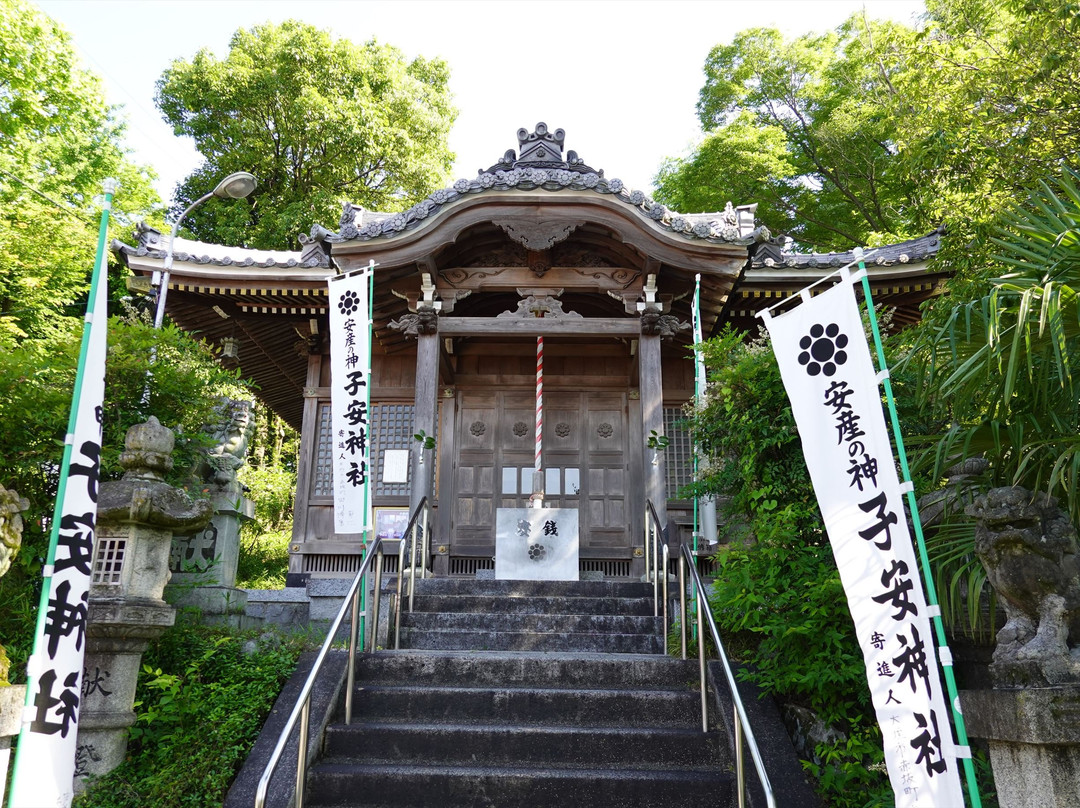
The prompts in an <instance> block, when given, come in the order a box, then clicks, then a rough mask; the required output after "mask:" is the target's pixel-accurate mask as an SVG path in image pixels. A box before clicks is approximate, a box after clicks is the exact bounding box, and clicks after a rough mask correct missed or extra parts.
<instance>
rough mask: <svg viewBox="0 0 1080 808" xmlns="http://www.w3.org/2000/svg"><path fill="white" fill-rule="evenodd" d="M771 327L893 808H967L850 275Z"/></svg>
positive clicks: (768, 319) (770, 320)
mask: <svg viewBox="0 0 1080 808" xmlns="http://www.w3.org/2000/svg"><path fill="white" fill-rule="evenodd" d="M764 319H765V324H766V326H767V328H768V330H769V334H770V336H771V338H772V342H773V350H774V351H775V353H776V358H777V362H778V363H779V365H780V373H781V376H782V377H783V380H784V387H785V389H786V390H787V393H788V397H789V398H790V399H791V408H792V411H793V413H794V415H795V422H796V425H797V426H798V429H799V437H800V439H801V440H802V446H803V453H804V454H805V456H806V465H807V468H808V469H809V470H810V477H811V480H812V481H813V485H814V492H815V493H816V495H817V499H818V504H819V506H820V508H821V514H822V517H823V518H824V521H825V527H826V530H827V531H828V534H829V541H830V543H831V545H832V551H833V556H834V557H835V558H836V566H837V567H838V568H839V570H840V579H841V581H842V583H843V585H844V591H845V593H846V594H847V599H848V607H849V608H850V610H851V615H852V617H853V618H854V621H855V631H856V635H857V637H858V642H859V646H860V647H861V649H862V653H863V660H864V661H865V663H866V678H867V681H868V682H869V684H870V693H871V696H872V698H873V703H874V709H875V711H876V713H877V719H878V723H879V724H880V726H881V734H882V739H883V743H884V747H885V764H886V767H887V769H888V773H889V780H890V782H891V785H892V788H893V792H894V794H895V797H896V805H897V808H963V805H964V797H963V794H962V792H961V788H960V778H959V765H958V760H957V759H956V749H955V744H954V742H953V737H952V728H951V724H950V721H949V715H950V714H949V708H948V706H947V701H946V696H945V693H944V691H943V689H942V685H941V676H940V673H939V671H938V666H937V658H936V655H935V651H934V643H933V634H932V633H931V626H930V615H929V614H928V613H927V605H926V596H925V594H924V592H923V586H922V580H921V579H920V577H919V568H918V561H917V560H916V556H915V550H914V547H913V546H912V541H911V535H910V533H909V531H908V525H907V517H906V515H905V511H904V504H903V493H904V489H902V488H901V485H900V480H899V477H898V475H897V472H896V464H895V462H894V461H893V456H892V449H891V447H890V444H889V435H888V431H887V429H886V426H885V418H884V414H883V412H882V404H881V395H880V393H879V391H878V379H877V374H876V373H875V371H874V365H873V362H872V360H871V357H870V349H869V346H868V345H867V343H866V337H865V333H864V331H863V325H862V319H861V317H860V316H859V308H858V304H857V303H856V300H855V292H854V288H853V279H852V275H851V273H849V272H848V271H847V270H843V271H842V272H841V279H840V282H839V283H837V284H836V285H835V286H833V287H832V288H831V289H828V290H827V291H824V292H822V293H821V294H819V295H817V296H816V297H813V298H811V297H809V295H805V296H804V300H803V302H802V304H801V305H799V306H797V307H796V308H794V309H793V310H791V311H789V312H787V313H785V314H781V315H776V316H769V315H768V314H765V315H764Z"/></svg>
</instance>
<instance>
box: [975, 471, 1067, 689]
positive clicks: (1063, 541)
mask: <svg viewBox="0 0 1080 808" xmlns="http://www.w3.org/2000/svg"><path fill="white" fill-rule="evenodd" d="M965 513H967V514H968V515H969V516H971V517H974V519H975V522H976V526H975V552H976V554H977V555H978V556H979V560H980V561H982V563H983V566H984V567H985V568H986V575H987V579H988V580H989V581H990V584H991V585H992V586H993V587H994V590H995V591H996V592H997V594H998V597H999V598H1000V600H1001V603H1002V605H1003V606H1004V608H1005V614H1006V616H1007V618H1008V621H1007V622H1006V623H1005V625H1004V627H1002V629H1001V630H1000V631H999V632H998V635H997V648H996V649H995V650H994V664H995V666H1000V665H1018V664H1019V665H1025V664H1026V665H1032V664H1034V665H1035V666H1036V667H1037V668H1038V669H1039V670H1040V671H1041V672H1042V673H1043V675H1044V676H1046V677H1047V678H1048V679H1051V680H1058V681H1060V680H1061V679H1063V678H1068V679H1072V678H1074V677H1076V676H1077V675H1080V566H1078V562H1080V559H1078V558H1077V549H1078V548H1077V535H1076V529H1075V527H1073V524H1072V522H1071V521H1070V520H1069V517H1068V514H1066V513H1065V512H1064V511H1062V510H1061V509H1060V508H1058V506H1057V500H1055V499H1054V498H1053V497H1050V496H1048V495H1046V494H1032V493H1031V492H1030V491H1028V490H1026V489H1024V488H1020V487H1019V486H1014V487H1012V488H995V489H993V490H991V491H988V492H987V493H985V494H983V495H982V496H979V497H977V498H976V499H975V500H974V501H973V502H972V504H971V505H969V506H968V507H967V508H966V509H965Z"/></svg>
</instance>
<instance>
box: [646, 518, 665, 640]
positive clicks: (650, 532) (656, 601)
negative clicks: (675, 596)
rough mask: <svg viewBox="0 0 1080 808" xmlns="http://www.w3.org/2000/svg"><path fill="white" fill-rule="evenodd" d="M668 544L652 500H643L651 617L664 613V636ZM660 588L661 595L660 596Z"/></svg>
mask: <svg viewBox="0 0 1080 808" xmlns="http://www.w3.org/2000/svg"><path fill="white" fill-rule="evenodd" d="M668 559H669V556H668V545H667V542H666V541H664V532H663V529H662V528H661V526H660V517H659V516H658V515H657V513H656V508H655V507H654V506H653V504H652V500H647V501H646V502H645V574H646V575H647V576H651V577H652V584H653V617H659V616H660V612H661V610H662V611H663V615H664V621H663V626H664V636H665V637H666V636H667V630H668V572H667V571H668ZM650 561H651V563H650ZM661 590H662V594H663V597H661Z"/></svg>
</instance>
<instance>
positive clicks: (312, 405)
mask: <svg viewBox="0 0 1080 808" xmlns="http://www.w3.org/2000/svg"><path fill="white" fill-rule="evenodd" d="M322 364H323V357H322V354H321V353H311V354H308V368H307V383H306V384H305V385H304V420H303V423H302V424H301V427H300V458H299V460H298V462H297V464H296V499H295V501H294V502H293V530H292V542H290V545H291V546H293V547H296V546H299V545H302V544H303V543H304V542H305V541H307V538H308V530H307V528H308V515H309V514H308V511H309V508H310V507H311V503H310V499H311V481H312V480H313V479H314V477H315V461H316V458H317V456H318V452H317V448H318V447H317V446H316V444H317V443H318V441H319V384H320V381H321V378H322ZM303 562H304V556H303V554H302V553H296V552H291V553H289V571H288V573H287V574H286V576H285V585H286V586H303V585H304V584H305V583H306V576H305V575H304V570H303Z"/></svg>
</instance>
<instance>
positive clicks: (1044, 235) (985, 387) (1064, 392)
mask: <svg viewBox="0 0 1080 808" xmlns="http://www.w3.org/2000/svg"><path fill="white" fill-rule="evenodd" d="M993 243H994V247H995V249H996V250H997V256H996V257H997V261H996V263H995V266H996V267H997V268H998V270H999V271H1000V272H1001V273H1002V274H1001V275H1000V277H998V278H995V279H994V280H993V281H992V282H991V283H990V285H989V290H988V291H987V292H986V294H984V295H983V296H982V297H980V298H977V299H975V300H972V301H968V302H963V303H960V304H957V305H955V306H953V307H952V308H951V309H950V311H949V313H948V316H947V317H945V318H943V320H942V322H941V323H940V324H939V323H938V322H934V323H930V324H928V326H927V327H926V328H924V329H923V330H922V331H921V333H920V335H919V339H918V340H917V341H916V342H915V344H914V346H913V350H912V352H911V356H910V359H909V363H910V364H912V365H913V366H914V367H917V368H918V369H919V370H920V371H921V375H922V377H923V379H924V384H923V385H922V387H921V388H920V389H919V391H918V392H919V394H920V401H921V403H922V404H923V406H925V407H926V408H927V409H928V410H929V411H930V412H932V413H933V414H934V415H935V416H936V417H937V418H939V419H942V420H944V421H945V422H946V423H948V424H951V428H950V429H949V430H948V431H947V432H946V433H945V434H944V435H941V436H940V437H938V438H937V440H935V441H934V442H932V443H931V444H930V449H929V451H927V452H925V454H924V455H923V463H924V464H925V465H926V466H928V467H930V468H931V469H932V471H933V474H934V476H937V477H940V476H941V475H942V473H943V472H944V470H945V469H946V468H948V467H949V466H951V465H953V464H955V463H957V462H958V461H960V460H962V459H964V458H967V457H976V456H981V457H984V458H985V459H986V460H987V461H988V462H989V469H988V470H987V473H986V477H985V480H984V481H983V482H984V484H986V485H1022V486H1024V487H1026V488H1029V489H1031V490H1045V491H1047V492H1049V493H1050V494H1051V495H1053V496H1056V497H1058V498H1059V499H1060V500H1061V502H1062V504H1063V505H1064V506H1065V507H1066V508H1067V509H1068V511H1069V513H1070V515H1071V517H1072V520H1073V522H1074V523H1078V524H1080V438H1078V432H1080V396H1078V391H1077V384H1078V381H1077V378H1076V377H1077V367H1076V355H1077V353H1078V352H1080V302H1078V294H1080V174H1078V173H1077V172H1076V171H1074V170H1069V169H1066V170H1065V171H1064V172H1063V173H1062V174H1061V175H1060V176H1059V177H1057V178H1056V179H1055V180H1054V181H1052V182H1043V183H1041V184H1040V186H1039V189H1038V190H1037V191H1035V192H1033V193H1032V194H1031V195H1030V197H1029V198H1028V199H1027V201H1026V202H1025V203H1024V204H1023V205H1021V206H1018V207H1017V208H1015V209H1014V210H1012V211H1009V212H1008V213H1006V214H1005V215H1003V216H1002V217H1001V219H1000V220H999V222H998V226H997V230H996V234H995V236H994V239H993Z"/></svg>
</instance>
